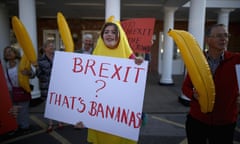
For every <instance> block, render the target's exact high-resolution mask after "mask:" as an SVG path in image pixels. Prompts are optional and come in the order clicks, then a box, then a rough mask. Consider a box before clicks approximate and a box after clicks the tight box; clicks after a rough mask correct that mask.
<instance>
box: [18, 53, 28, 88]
mask: <svg viewBox="0 0 240 144" xmlns="http://www.w3.org/2000/svg"><path fill="white" fill-rule="evenodd" d="M22 70H29V71H30V70H31V63H30V62H29V60H28V59H27V57H26V56H25V55H23V56H22V58H21V60H20V63H19V67H18V81H19V85H20V86H21V87H22V88H23V89H25V90H26V91H27V92H31V88H30V83H29V77H28V76H27V75H23V74H22V73H21V71H22Z"/></svg>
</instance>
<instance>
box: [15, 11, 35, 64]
mask: <svg viewBox="0 0 240 144" xmlns="http://www.w3.org/2000/svg"><path fill="white" fill-rule="evenodd" d="M12 26H13V31H14V33H15V35H16V38H17V41H18V42H19V44H20V46H21V48H22V49H23V52H24V54H25V55H26V57H27V59H28V60H29V61H30V62H31V63H32V64H33V65H37V55H36V52H35V50H34V46H33V43H32V40H31V38H30V37H29V34H28V32H27V30H26V28H25V27H24V25H23V24H22V22H21V21H20V20H19V19H18V18H17V17H16V16H13V17H12Z"/></svg>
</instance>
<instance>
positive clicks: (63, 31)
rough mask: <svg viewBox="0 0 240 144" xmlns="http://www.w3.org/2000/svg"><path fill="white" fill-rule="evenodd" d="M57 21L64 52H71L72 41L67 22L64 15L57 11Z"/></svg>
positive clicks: (72, 49)
mask: <svg viewBox="0 0 240 144" xmlns="http://www.w3.org/2000/svg"><path fill="white" fill-rule="evenodd" d="M57 23H58V29H59V32H60V35H61V38H62V40H63V43H64V46H65V51H66V52H73V51H74V43H73V39H72V35H71V32H70V30H69V27H68V24H67V22H66V20H65V17H64V16H63V14H62V13H61V12H58V13H57Z"/></svg>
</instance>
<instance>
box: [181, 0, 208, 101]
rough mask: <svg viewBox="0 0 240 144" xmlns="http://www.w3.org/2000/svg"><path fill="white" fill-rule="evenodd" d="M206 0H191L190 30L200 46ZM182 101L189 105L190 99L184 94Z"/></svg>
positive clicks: (202, 35) (202, 41)
mask: <svg viewBox="0 0 240 144" xmlns="http://www.w3.org/2000/svg"><path fill="white" fill-rule="evenodd" d="M205 14H206V0H191V1H190V9H189V23H188V31H189V32H190V33H191V34H192V35H193V36H194V37H195V38H196V40H197V41H198V43H199V46H200V47H201V48H202V49H203V46H204V29H205ZM179 100H180V102H182V103H183V104H185V105H188V104H189V103H188V102H189V101H190V99H189V98H187V97H186V96H185V95H184V94H182V95H181V96H180V97H179Z"/></svg>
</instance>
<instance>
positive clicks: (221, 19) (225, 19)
mask: <svg viewBox="0 0 240 144" xmlns="http://www.w3.org/2000/svg"><path fill="white" fill-rule="evenodd" d="M232 11H234V9H227V8H223V9H220V11H219V12H218V19H217V23H219V24H224V25H226V27H227V28H228V23H229V14H230V12H232Z"/></svg>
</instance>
